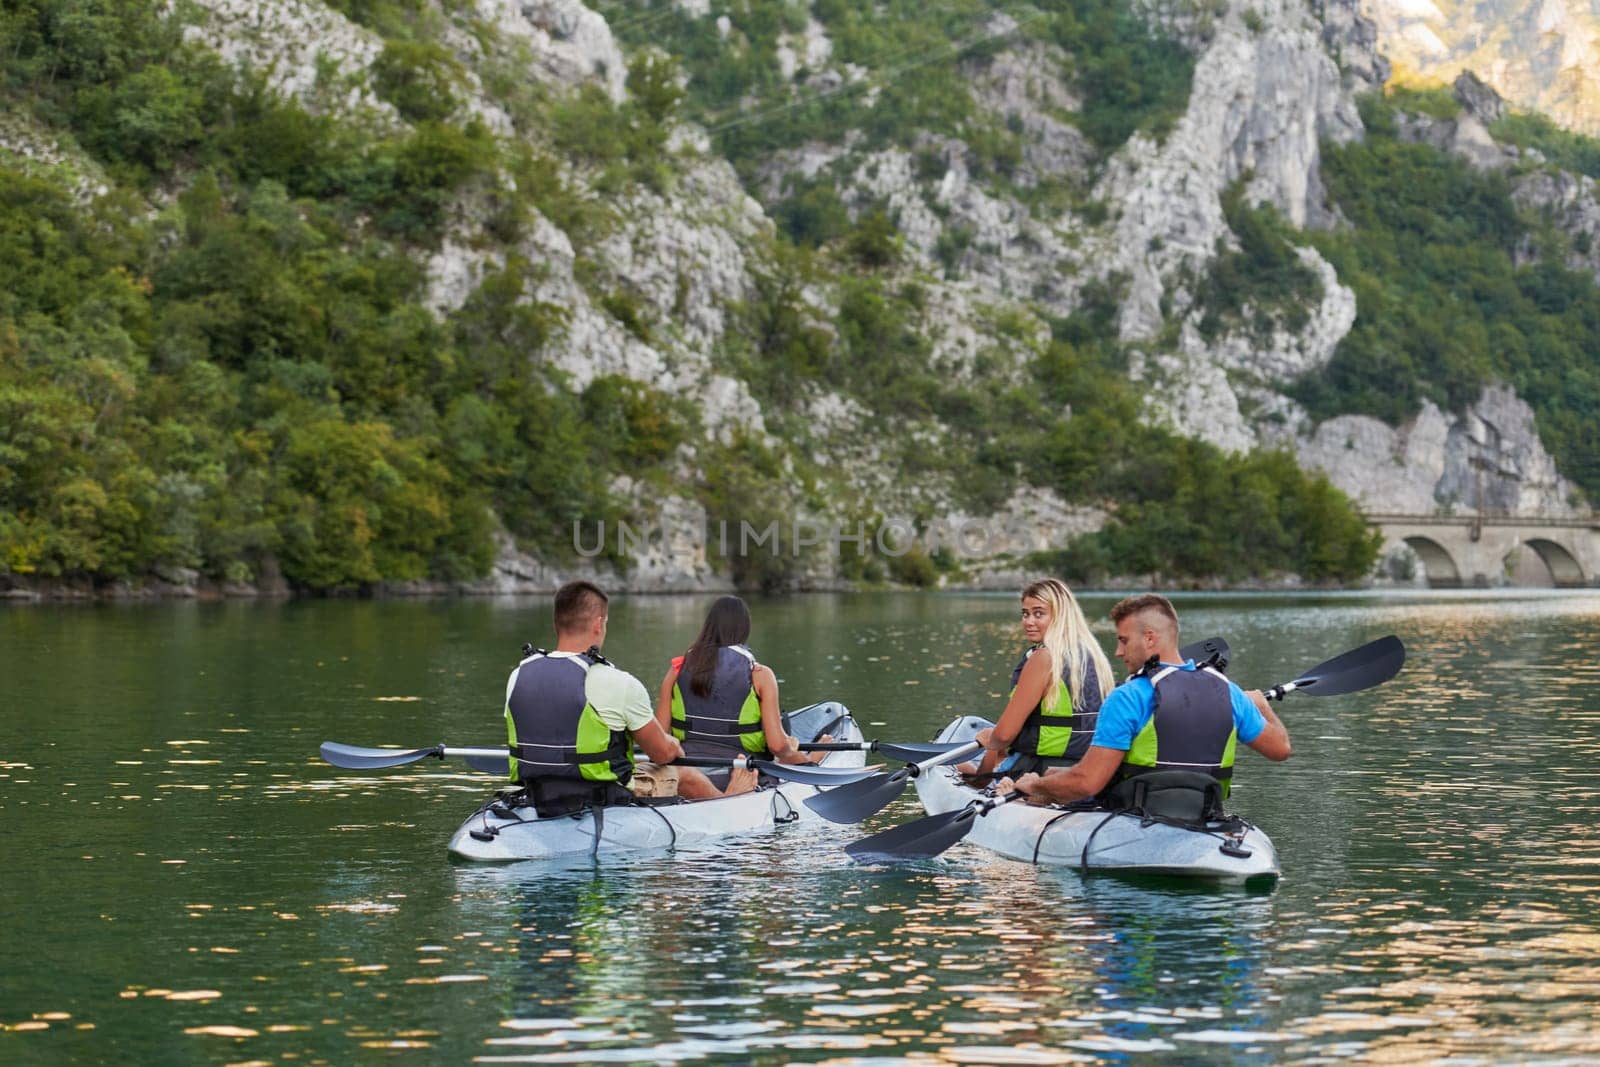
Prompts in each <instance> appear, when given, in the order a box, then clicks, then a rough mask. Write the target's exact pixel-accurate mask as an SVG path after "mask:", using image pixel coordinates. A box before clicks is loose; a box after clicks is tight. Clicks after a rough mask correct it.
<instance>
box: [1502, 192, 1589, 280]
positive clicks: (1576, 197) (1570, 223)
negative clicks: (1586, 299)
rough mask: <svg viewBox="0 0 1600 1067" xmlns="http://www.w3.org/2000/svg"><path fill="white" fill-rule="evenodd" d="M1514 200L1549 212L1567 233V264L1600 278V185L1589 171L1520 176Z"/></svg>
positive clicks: (1553, 220) (1552, 220)
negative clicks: (1569, 245) (1585, 172)
mask: <svg viewBox="0 0 1600 1067" xmlns="http://www.w3.org/2000/svg"><path fill="white" fill-rule="evenodd" d="M1511 199H1512V201H1513V202H1514V203H1516V205H1517V207H1519V208H1522V209H1523V210H1527V211H1536V212H1542V213H1544V214H1546V215H1547V216H1548V217H1549V218H1550V220H1551V222H1553V223H1554V224H1555V227H1556V229H1557V230H1558V231H1559V232H1561V233H1564V234H1566V235H1567V237H1568V238H1569V239H1570V240H1571V242H1572V243H1571V247H1570V249H1569V251H1568V253H1567V266H1568V267H1570V268H1571V269H1573V270H1587V271H1590V272H1592V273H1593V274H1594V276H1595V279H1596V280H1600V184H1597V183H1596V182H1595V180H1594V179H1593V178H1591V177H1589V176H1588V175H1586V174H1569V173H1568V172H1566V171H1562V170H1557V171H1552V170H1536V171H1532V172H1530V173H1528V174H1524V175H1522V176H1521V177H1519V178H1517V179H1516V184H1515V185H1514V186H1513V188H1512V191H1511Z"/></svg>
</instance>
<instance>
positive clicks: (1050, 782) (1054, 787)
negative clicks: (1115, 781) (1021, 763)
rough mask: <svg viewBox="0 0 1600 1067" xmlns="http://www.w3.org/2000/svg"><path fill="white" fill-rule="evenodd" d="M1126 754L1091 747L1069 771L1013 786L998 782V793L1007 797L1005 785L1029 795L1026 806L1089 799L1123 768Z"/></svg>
mask: <svg viewBox="0 0 1600 1067" xmlns="http://www.w3.org/2000/svg"><path fill="white" fill-rule="evenodd" d="M1126 755H1127V753H1126V752H1119V751H1118V750H1117V749H1114V748H1104V747H1102V746H1100V745H1090V746H1089V751H1088V753H1087V754H1085V755H1084V757H1083V759H1081V760H1079V761H1078V762H1077V763H1075V764H1073V765H1072V766H1071V767H1066V768H1061V769H1058V770H1053V771H1049V772H1047V773H1045V774H1042V775H1041V774H1024V775H1023V776H1022V777H1021V778H1018V779H1017V780H1016V781H1015V782H1014V783H1013V782H1011V779H1009V778H1002V779H1001V780H1000V792H1002V793H1009V792H1010V791H1011V789H1010V788H1008V783H1010V785H1014V786H1015V788H1016V789H1017V790H1018V791H1019V792H1023V793H1026V794H1027V795H1028V803H1030V804H1032V803H1039V804H1070V803H1072V802H1073V801H1074V800H1082V799H1083V798H1084V797H1092V796H1094V795H1095V794H1097V793H1099V792H1100V790H1102V789H1104V788H1105V787H1106V786H1107V785H1108V784H1109V783H1110V781H1111V776H1112V775H1114V774H1116V773H1117V768H1118V767H1121V766H1122V760H1123V757H1124V756H1126Z"/></svg>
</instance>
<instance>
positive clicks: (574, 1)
mask: <svg viewBox="0 0 1600 1067" xmlns="http://www.w3.org/2000/svg"><path fill="white" fill-rule="evenodd" d="M475 10H476V12H477V14H478V16H479V17H480V18H482V19H483V20H484V21H485V22H487V23H489V25H491V26H493V27H495V28H496V29H497V30H499V31H500V32H502V33H505V34H507V35H509V36H511V37H512V38H513V39H516V40H519V41H522V42H524V43H525V44H526V45H527V46H528V47H529V49H530V50H531V51H532V53H533V56H534V59H535V61H536V63H537V64H538V69H537V70H533V71H530V72H529V73H530V74H533V75H536V76H538V77H540V78H541V79H542V80H545V81H548V82H552V83H554V84H557V85H569V86H570V85H579V84H582V83H584V82H587V81H595V82H598V83H599V84H600V85H601V86H603V87H604V88H605V90H606V92H607V93H608V94H609V95H610V97H611V99H613V100H621V99H622V98H623V96H624V85H625V84H626V82H627V79H628V64H627V60H625V59H624V58H623V56H622V50H621V49H620V48H618V47H617V42H616V39H615V38H614V37H613V36H612V35H611V26H610V25H609V24H608V23H607V22H606V20H605V19H604V18H602V17H601V16H600V15H598V14H596V13H595V12H593V11H591V10H589V9H588V8H587V7H585V6H584V5H583V4H582V3H580V2H579V0H475Z"/></svg>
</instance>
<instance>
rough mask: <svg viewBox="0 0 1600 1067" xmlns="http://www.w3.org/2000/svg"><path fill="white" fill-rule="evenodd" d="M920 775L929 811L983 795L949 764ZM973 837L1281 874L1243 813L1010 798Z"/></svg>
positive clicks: (1219, 875)
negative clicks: (1174, 818)
mask: <svg viewBox="0 0 1600 1067" xmlns="http://www.w3.org/2000/svg"><path fill="white" fill-rule="evenodd" d="M993 725H994V724H993V723H992V722H990V721H989V720H987V719H981V718H978V717H977V716H973V715H968V716H964V717H962V718H959V719H956V720H955V721H954V722H952V723H951V724H950V725H949V726H947V727H945V729H944V731H943V732H941V733H940V734H939V737H938V740H940V741H963V742H964V741H970V740H972V738H973V736H974V735H975V734H977V732H978V731H979V730H983V729H986V728H988V727H990V726H993ZM915 781H916V785H917V796H918V797H919V798H920V799H921V800H922V806H923V807H924V808H926V809H927V811H928V814H929V815H940V814H943V813H945V812H950V811H957V810H959V809H961V808H964V807H966V806H967V805H968V804H970V803H972V802H973V801H977V800H981V799H983V798H984V794H983V793H982V792H981V791H980V790H977V789H973V788H972V787H971V786H968V785H967V784H966V783H965V782H964V781H963V780H962V779H961V776H960V775H959V774H957V773H956V772H955V770H954V769H953V768H949V767H935V768H930V769H929V770H927V771H924V772H923V773H922V774H920V775H918V776H917V778H916V779H915ZM980 810H981V809H980ZM966 839H967V840H968V841H972V842H974V843H976V844H979V845H982V846H983V847H984V848H988V849H992V850H993V851H995V852H998V853H1000V854H1001V855H1002V856H1010V857H1011V858H1013V859H1019V860H1023V861H1025V862H1029V863H1040V864H1052V865H1060V866H1065V867H1076V868H1079V869H1080V870H1095V871H1118V872H1122V873H1138V874H1159V875H1179V876H1183V877H1188V878H1198V879H1205V880H1209V881H1219V882H1249V883H1251V884H1258V883H1270V882H1272V881H1274V880H1276V879H1277V877H1278V875H1279V873H1280V872H1279V868H1278V853H1277V850H1276V849H1274V848H1273V847H1272V841H1271V839H1270V838H1268V837H1267V835H1266V834H1264V833H1262V832H1261V831H1260V830H1259V829H1257V828H1256V827H1254V826H1252V825H1250V824H1249V823H1247V822H1244V821H1243V820H1242V819H1237V818H1231V819H1229V820H1227V821H1222V822H1218V821H1212V822H1208V823H1205V824H1202V825H1195V826H1189V825H1178V824H1174V823H1169V822H1162V821H1152V820H1146V819H1143V818H1141V817H1140V816H1138V815H1132V814H1122V813H1116V812H1111V811H1106V810H1103V809H1101V810H1088V811H1077V810H1068V809H1066V808H1060V807H1035V806H1033V805H1031V804H1024V803H1016V804H1003V805H998V806H995V807H993V808H991V809H990V810H988V812H987V813H986V814H983V815H981V816H979V817H978V818H977V819H976V820H974V823H973V827H972V830H971V832H970V833H969V834H968V835H967V838H966Z"/></svg>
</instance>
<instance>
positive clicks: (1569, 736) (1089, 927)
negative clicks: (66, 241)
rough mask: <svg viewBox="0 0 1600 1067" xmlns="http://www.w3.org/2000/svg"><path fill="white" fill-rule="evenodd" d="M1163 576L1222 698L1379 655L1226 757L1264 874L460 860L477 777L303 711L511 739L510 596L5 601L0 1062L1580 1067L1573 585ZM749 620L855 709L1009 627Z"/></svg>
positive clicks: (1287, 707) (905, 810)
mask: <svg viewBox="0 0 1600 1067" xmlns="http://www.w3.org/2000/svg"><path fill="white" fill-rule="evenodd" d="M1084 599H1085V606H1086V608H1087V610H1089V611H1090V612H1091V614H1093V615H1094V616H1096V617H1097V618H1100V619H1103V618H1104V615H1105V611H1106V609H1107V608H1108V607H1109V605H1110V602H1111V598H1110V597H1103V596H1092V595H1091V596H1086V597H1085V598H1084ZM708 600H709V598H685V599H676V598H629V599H623V600H618V601H616V602H614V603H613V610H612V621H611V639H610V643H609V645H608V647H607V649H606V651H607V652H608V653H611V654H612V655H613V658H614V659H615V660H616V661H617V662H618V663H619V664H621V665H623V666H625V667H629V668H631V669H633V670H634V671H635V672H636V673H637V674H639V675H640V676H641V677H642V678H643V679H644V680H645V682H646V684H647V685H648V686H650V687H651V689H652V691H653V690H654V688H655V686H656V684H657V683H658V682H659V680H660V676H661V673H662V671H663V669H664V667H665V665H666V660H667V658H668V657H669V656H670V655H672V654H674V653H676V652H678V651H681V650H682V647H683V646H684V645H685V644H686V643H687V642H688V641H689V640H690V639H691V638H692V637H693V634H694V632H695V629H696V627H697V624H698V622H699V619H700V617H701V614H702V612H703V611H704V608H705V606H706V604H707V602H708ZM1177 603H1178V607H1179V610H1180V612H1181V613H1182V615H1183V618H1184V622H1185V636H1186V637H1188V638H1197V637H1200V636H1205V635H1208V634H1221V635H1223V636H1225V637H1227V638H1228V639H1229V641H1230V642H1231V643H1232V645H1233V648H1234V663H1233V666H1232V668H1231V670H1230V673H1231V674H1232V675H1233V676H1234V677H1235V678H1237V679H1238V680H1240V681H1241V682H1243V683H1245V684H1246V685H1266V684H1272V683H1275V682H1280V681H1286V680H1288V679H1289V678H1292V677H1294V676H1295V675H1296V674H1297V673H1299V672H1300V671H1301V670H1303V669H1304V668H1307V667H1309V666H1311V665H1312V664H1314V663H1317V662H1319V661H1320V660H1323V659H1326V658H1328V657H1329V656H1331V655H1333V654H1335V653H1338V652H1340V651H1343V650H1345V649H1347V648H1351V647H1354V646H1355V645H1358V644H1360V643H1362V642H1364V641H1366V640H1369V639H1371V638H1374V637H1378V636H1381V635H1383V634H1386V633H1396V634H1398V635H1400V637H1401V638H1402V639H1403V640H1404V641H1405V643H1406V645H1407V646H1408V648H1409V649H1410V661H1409V662H1408V664H1407V666H1406V669H1405V670H1404V671H1403V672H1402V674H1401V675H1400V677H1399V678H1398V679H1396V680H1395V681H1393V682H1391V683H1389V684H1388V685H1386V686H1384V687H1382V688H1380V689H1377V690H1374V691H1372V692H1371V693H1367V694H1360V695H1355V696H1348V697H1333V698H1325V699H1321V700H1317V699H1313V698H1310V697H1304V696H1302V697H1291V698H1290V699H1289V700H1288V701H1286V702H1285V703H1284V704H1283V705H1282V706H1281V710H1282V714H1283V717H1284V719H1285V721H1286V722H1287V724H1288V725H1289V728H1290V731H1291V733H1292V735H1293V738H1294V742H1295V751H1296V754H1295V757H1294V758H1293V759H1292V760H1291V761H1289V762H1288V763H1286V764H1281V765H1274V764H1268V763H1267V762H1266V761H1265V760H1262V759H1259V758H1258V757H1256V756H1255V755H1254V754H1253V753H1248V752H1246V753H1242V754H1241V757H1240V761H1241V771H1240V774H1239V779H1238V781H1239V784H1238V785H1237V786H1236V788H1235V791H1234V805H1233V806H1234V807H1235V808H1236V809H1238V810H1240V811H1241V812H1243V813H1244V814H1245V815H1247V816H1248V817H1249V818H1251V819H1252V820H1253V821H1255V822H1257V823H1258V824H1260V825H1261V826H1262V827H1263V828H1265V829H1266V830H1267V831H1268V832H1269V833H1270V834H1271V835H1272V837H1273V839H1274V841H1275V842H1276V844H1277V846H1278V851H1279V855H1280V858H1281V860H1282V863H1283V867H1284V872H1285V875H1284V879H1283V881H1282V882H1281V883H1280V884H1279V885H1278V887H1277V888H1276V890H1275V891H1273V892H1271V893H1267V894H1259V893H1258V894H1254V895H1247V894H1244V893H1240V892H1234V893H1229V892H1226V891H1216V890H1209V891H1198V892H1197V891H1194V890H1191V889H1185V888H1181V887H1177V886H1173V885H1170V884H1165V885H1164V884H1152V883H1139V882H1130V881H1126V880H1118V879H1113V878H1107V877H1093V878H1088V879H1085V878H1081V877H1079V876H1078V875H1077V874H1074V873H1072V872H1063V871H1059V870H1049V869H1037V868H1033V867H1030V866H1028V865H1026V864H1021V863H1016V862H1013V861H1009V860H1005V859H1000V858H997V857H995V856H994V855H992V854H989V853H985V852H983V851H980V850H979V849H977V848H976V847H974V846H972V845H970V844H962V845H959V846H957V847H956V848H955V849H953V850H951V851H950V852H948V853H946V854H945V856H944V857H941V858H940V859H939V860H937V861H929V862H924V863H920V864H917V865H912V866H907V867H903V868H896V869H885V868H860V867H856V866H854V865H853V864H851V863H850V862H849V861H848V859H847V858H846V857H845V856H844V855H843V853H842V852H840V851H839V849H838V848H837V847H835V846H836V845H837V844H838V843H839V841H840V840H841V836H840V835H838V834H836V833H835V832H834V828H832V827H831V826H829V825H827V824H823V825H822V826H816V825H812V824H807V825H803V826H798V827H793V826H792V827H783V828H779V829H775V830H772V831H769V832H765V833H761V834H758V835H755V836H750V837H744V838H740V839H736V840H732V841H728V842H727V843H726V844H725V845H723V846H722V847H719V848H715V849H711V850H705V851H699V852H693V853H690V852H680V853H678V854H676V855H666V854H640V855H630V856H627V857H626V858H622V859H616V860H613V861H610V862H605V863H603V865H602V866H600V867H595V866H592V865H590V864H589V863H587V862H583V863H575V864H570V865H560V866H557V865H550V864H523V865H519V866H516V867H511V868H504V869H482V868H473V867H469V866H462V865H452V864H451V863H449V862H448V861H447V860H446V858H445V843H446V841H447V839H448V838H449V836H450V833H451V831H452V830H453V829H454V828H455V826H456V825H457V824H458V823H459V822H460V820H461V819H462V818H463V817H464V816H465V815H466V814H467V813H468V812H469V811H470V810H471V809H472V808H473V807H474V806H475V804H476V802H477V800H478V799H479V798H480V797H481V796H482V795H483V794H485V793H486V792H487V791H488V789H489V788H490V787H491V783H490V782H489V780H488V779H486V778H484V777H481V776H475V775H473V774H471V773H470V772H468V771H466V770H465V769H464V768H463V767H462V766H461V765H459V764H440V763H437V762H434V761H427V762H426V763H423V764H416V765H412V766H408V767H402V768H398V769H395V770H389V771H378V772H367V773H355V772H350V771H341V770H338V769H335V768H333V767H330V766H328V765H326V764H324V763H322V762H320V761H319V760H318V758H317V755H316V748H317V744H318V742H320V741H322V740H325V739H335V740H341V741H345V742H348V743H352V744H399V745H406V746H415V745H424V744H431V743H436V742H438V741H441V740H443V741H448V742H449V743H451V744H455V745H471V744H492V743H494V742H495V741H496V740H498V739H501V738H503V736H504V734H503V726H502V720H501V718H500V704H501V700H502V697H503V687H504V681H505V676H506V673H507V671H508V670H509V668H510V667H511V666H512V665H513V664H514V663H515V662H516V660H517V658H518V650H519V648H520V646H521V643H522V642H523V641H524V640H531V641H534V642H536V643H539V642H543V641H546V640H547V639H548V631H549V627H548V617H549V614H548V611H549V609H548V602H547V601H546V600H544V599H538V598H530V599H508V600H467V601H456V600H451V601H403V602H402V601H387V602H349V601H318V602H304V603H302V602H292V603H285V604H254V603H248V604H160V605H140V606H123V605H118V606H107V605H97V606H65V607H58V606H38V605H33V606H20V607H10V608H5V609H0V901H3V907H4V915H5V924H4V930H5V936H4V937H3V938H0V1031H3V1032H0V1061H4V1062H6V1063H34V1062H39V1063H53V1062H68V1061H72V1062H81V1061H112V1060H115V1061H121V1062H130V1063H157V1062H163V1063H164V1062H208V1063H246V1062H249V1063H280V1062H295V1063H348V1062H352V1061H355V1060H363V1059H367V1058H369V1057H375V1056H380V1055H383V1053H382V1052H380V1051H377V1050H397V1051H396V1052H394V1053H393V1055H396V1056H398V1057H399V1058H401V1059H403V1060H409V1061H411V1062H417V1063H432V1062H471V1061H477V1062H486V1063H487V1062H556V1063H562V1062H583V1063H591V1062H608V1063H646V1062H680V1061H681V1062H691V1063H693V1062H707V1061H712V1062H728V1063H733V1062H757V1063H784V1062H792V1061H807V1062H813V1061H826V1062H829V1063H839V1064H876V1063H892V1062H946V1063H949V1062H954V1063H974V1064H977V1063H995V1064H1011V1063H1058V1062H1073V1061H1089V1060H1107V1059H1110V1060H1133V1059H1138V1060H1140V1061H1144V1060H1146V1059H1165V1060H1168V1061H1173V1062H1184V1063H1192V1062H1196V1061H1229V1062H1239V1061H1244V1062H1260V1063H1278V1062H1300V1063H1306V1062H1327V1061H1333V1060H1347V1059H1355V1060H1377V1059H1382V1060H1384V1061H1386V1062H1390V1063H1393V1062H1429V1061H1441V1060H1449V1061H1451V1062H1455V1063H1467V1062H1471V1063H1499V1062H1505V1061H1518V1062H1539V1061H1545V1062H1568V1063H1570V1062H1575V1061H1586V1062H1595V1060H1596V1059H1597V1058H1600V1022H1597V1020H1596V1012H1595V1005H1596V1003H1597V1002H1600V829H1597V827H1596V822H1597V815H1600V805H1597V803H1596V796H1597V791H1600V685H1597V680H1600V679H1597V674H1600V666H1597V653H1600V597H1597V596H1595V595H1592V594H1587V593H1571V594H1567V593H1553V592H1540V593H1532V594H1524V595H1512V594H1498V595H1497V594H1470V593H1463V594H1458V595H1447V594H1432V595H1420V594H1411V595H1400V594H1388V595H1384V596H1377V595H1358V596H1330V597H1287V596H1227V595H1216V596H1205V595H1193V596H1186V597H1179V598H1177ZM753 607H754V610H755V614H756V632H755V634H754V635H753V638H752V644H753V645H754V647H755V648H756V650H757V652H758V653H760V654H763V658H764V659H765V660H766V661H767V662H770V663H772V664H773V665H774V666H775V667H776V669H777V671H778V674H779V676H780V678H781V679H782V684H783V692H784V696H785V703H786V704H788V705H792V706H798V705H800V704H803V703H809V702H811V701H813V700H820V699H825V698H833V699H839V700H843V701H844V702H846V703H847V704H849V705H850V706H851V708H852V709H854V710H855V712H856V714H857V717H858V718H859V719H860V720H861V722H862V724H863V726H866V727H867V729H868V732H869V735H876V736H880V737H886V738H891V739H921V738H926V737H929V736H931V735H932V734H933V733H934V732H935V731H936V730H937V729H938V728H939V727H940V726H942V725H943V724H944V722H945V721H947V720H948V719H949V718H950V717H952V716H953V715H955V714H956V713H958V712H967V711H977V712H980V713H984V714H989V715H992V714H993V713H994V712H995V711H996V710H998V708H999V707H1000V706H1001V703H1002V701H1001V697H1000V694H1001V690H1002V688H1003V687H1005V686H1006V685H1007V682H1008V674H1009V670H1010V667H1011V664H1012V662H1013V661H1014V659H1015V657H1016V654H1017V652H1018V650H1019V648H1020V646H1021V641H1020V638H1019V637H1018V636H1017V634H1016V632H1015V623H1014V616H1015V600H1014V599H1013V598H1011V597H1005V596H966V595H959V596H958V595H950V596H943V595H898V594H880V595H859V596H816V597H806V598H796V599H789V600H773V601H756V602H754V604H753ZM1100 629H1101V632H1102V635H1103V636H1104V637H1105V638H1106V639H1107V643H1108V645H1109V640H1110V636H1111V635H1110V628H1109V625H1108V624H1104V625H1101V626H1100ZM867 724H871V725H870V726H867ZM915 803H916V802H915V797H914V792H911V791H908V794H907V798H906V799H903V800H902V801H900V802H899V803H898V804H896V805H895V806H894V807H892V808H890V809H889V810H888V811H887V812H885V813H884V814H882V815H879V816H877V817H875V818H874V820H873V821H872V822H871V823H869V824H868V829H873V828H882V827H884V826H887V825H890V824H891V823H893V822H896V821H903V820H905V819H908V818H911V817H913V816H915V815H917V814H920V809H917V808H916V807H915V806H914V805H915ZM407 1050H409V1051H407Z"/></svg>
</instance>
